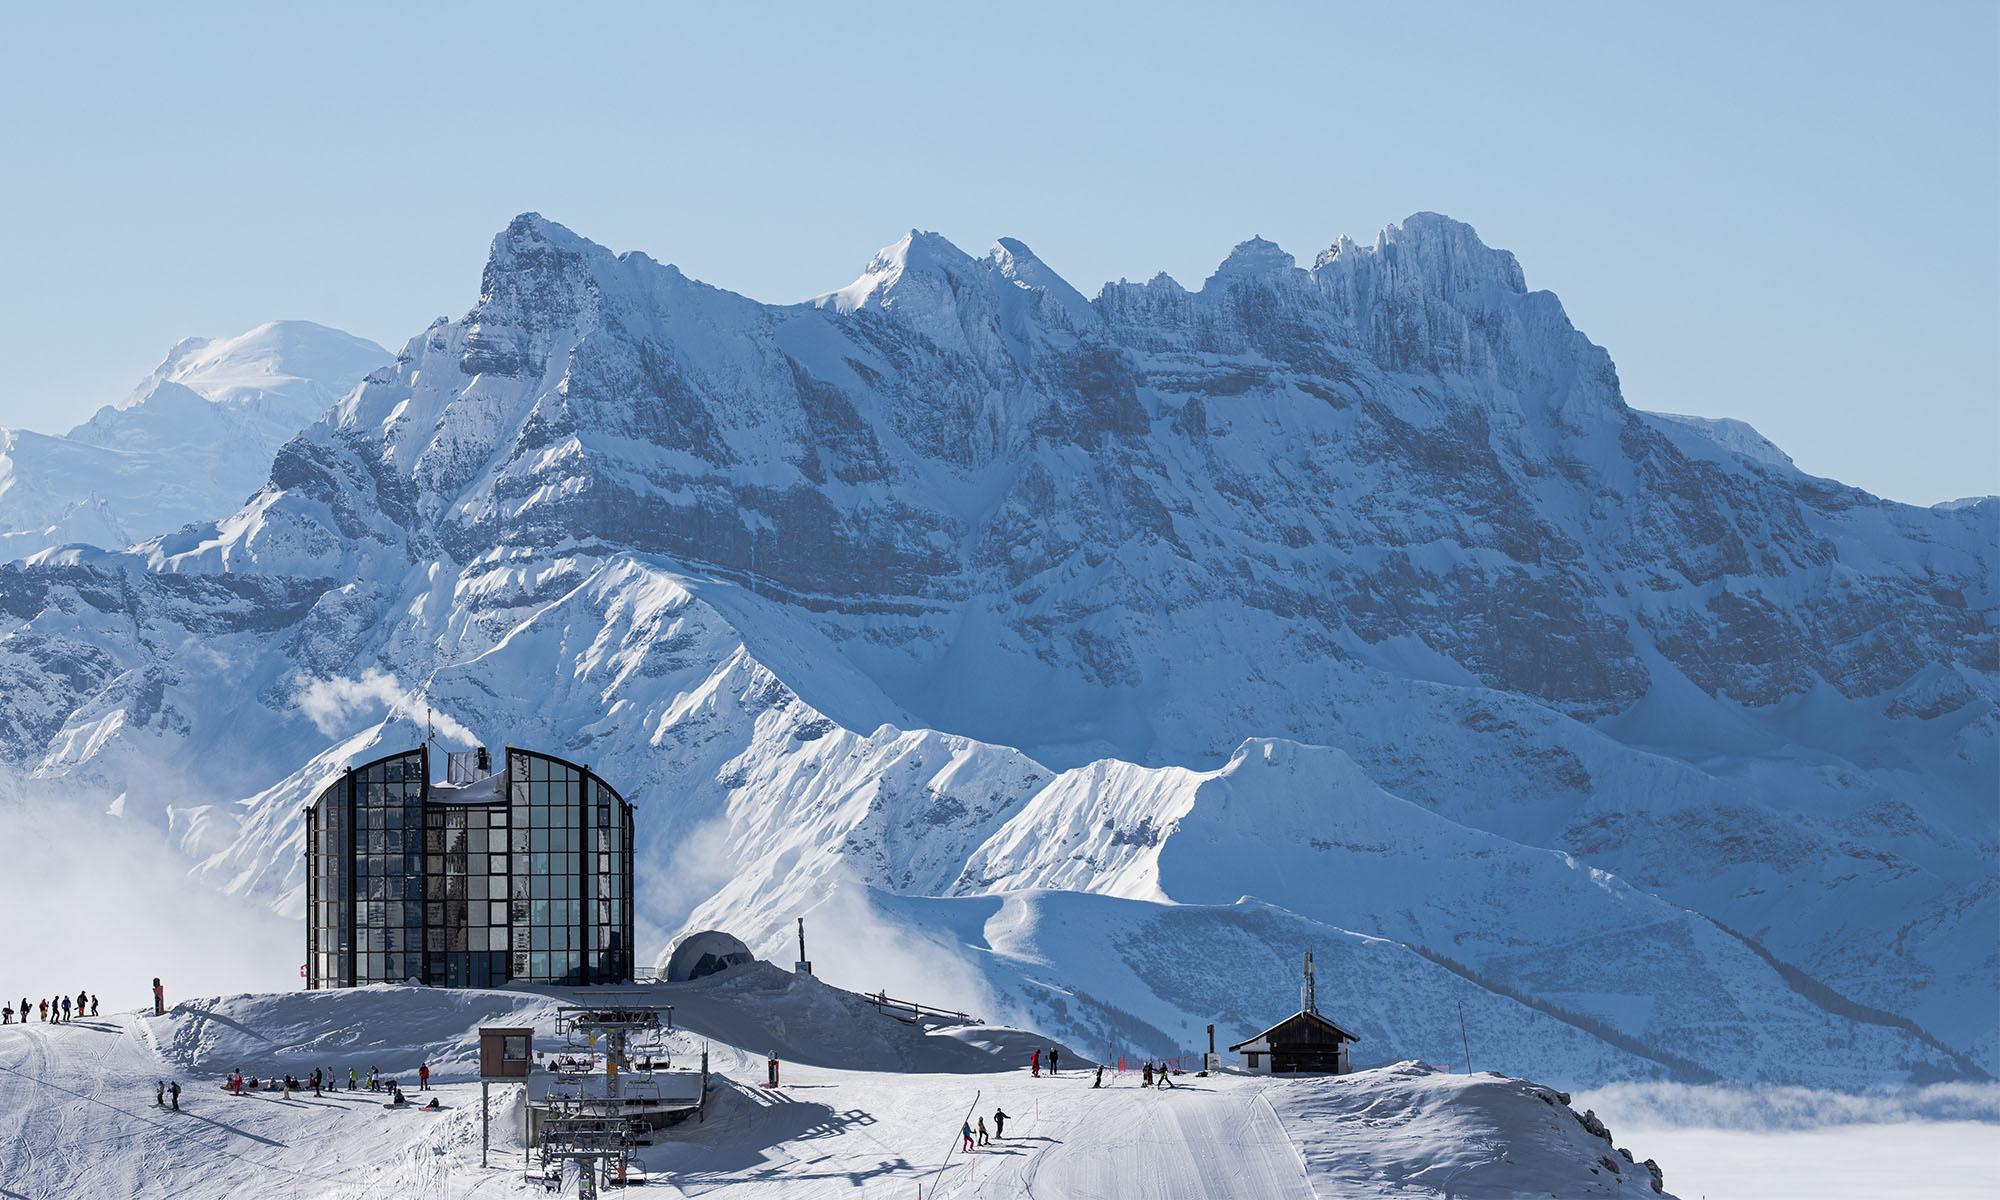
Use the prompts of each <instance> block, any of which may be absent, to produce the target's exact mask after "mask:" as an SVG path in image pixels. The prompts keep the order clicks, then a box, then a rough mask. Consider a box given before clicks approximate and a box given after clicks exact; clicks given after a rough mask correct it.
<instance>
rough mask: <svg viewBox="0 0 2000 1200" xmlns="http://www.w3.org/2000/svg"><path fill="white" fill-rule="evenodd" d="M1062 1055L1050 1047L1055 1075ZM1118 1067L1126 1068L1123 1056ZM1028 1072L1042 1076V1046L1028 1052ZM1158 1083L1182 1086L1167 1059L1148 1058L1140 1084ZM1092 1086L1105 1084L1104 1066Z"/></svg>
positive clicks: (1140, 1076) (1120, 1068)
mask: <svg viewBox="0 0 2000 1200" xmlns="http://www.w3.org/2000/svg"><path fill="white" fill-rule="evenodd" d="M1061 1057H1062V1051H1061V1050H1060V1049H1058V1048H1057V1047H1055V1046H1050V1047H1049V1058H1048V1062H1049V1074H1051V1075H1054V1074H1056V1073H1057V1066H1058V1064H1059V1063H1060V1062H1061ZM1118 1069H1119V1070H1121V1071H1123V1070H1124V1069H1125V1060H1124V1059H1122V1058H1121V1059H1119V1060H1118ZM1028 1074H1030V1075H1033V1076H1034V1077H1035V1078H1037V1079H1040V1078H1041V1076H1042V1052H1041V1050H1040V1048H1036V1049H1034V1050H1031V1051H1029V1052H1028ZM1156 1084H1157V1085H1158V1086H1160V1087H1178V1086H1180V1085H1179V1084H1176V1083H1175V1082H1174V1075H1173V1071H1172V1069H1171V1068H1169V1067H1168V1066H1167V1063H1166V1060H1165V1059H1161V1060H1160V1063H1159V1065H1158V1066H1155V1065H1153V1061H1152V1060H1151V1059H1147V1060H1146V1061H1145V1062H1144V1063H1142V1064H1141V1065H1140V1067H1139V1086H1140V1087H1153V1086H1155V1085H1156ZM1090 1086H1091V1087H1093V1088H1101V1087H1103V1086H1104V1068H1103V1067H1101V1066H1100V1067H1098V1068H1097V1076H1096V1078H1094V1079H1092V1080H1091V1083H1090Z"/></svg>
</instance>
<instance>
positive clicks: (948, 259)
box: [813, 229, 973, 312]
mask: <svg viewBox="0 0 2000 1200" xmlns="http://www.w3.org/2000/svg"><path fill="white" fill-rule="evenodd" d="M972 265H973V260H972V256H971V255H969V254H967V253H966V252H965V251H963V250H960V249H959V248H958V247H957V246H954V245H952V244H951V242H950V241H949V240H948V239H947V238H945V237H944V236H943V235H942V234H938V233H930V232H927V231H925V230H921V229H912V230H910V231H909V232H908V233H906V234H904V235H903V236H902V237H900V238H897V239H896V240H895V241H894V242H891V243H890V244H889V245H887V246H884V247H882V248H881V249H880V250H877V251H876V252H875V257H873V258H871V259H869V260H868V265H867V266H865V267H863V268H862V269H861V274H860V275H859V276H858V277H857V278H856V279H855V280H854V282H853V283H850V284H848V285H847V286H846V287H844V288H841V289H839V290H838V291H832V292H828V293H826V294H825V295H822V296H816V297H814V298H813V303H814V304H816V305H818V306H819V307H821V308H831V309H834V310H835V311H838V312H853V311H855V310H856V309H860V308H887V307H889V305H890V303H891V301H892V297H893V298H900V294H902V293H906V292H907V291H908V290H909V289H898V287H897V285H898V284H900V283H902V282H903V280H904V279H906V278H908V279H912V280H914V279H918V278H923V277H926V276H936V275H955V274H961V273H963V272H964V271H965V270H967V269H968V268H970V267H971V266H972Z"/></svg>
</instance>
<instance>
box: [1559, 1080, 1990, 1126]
mask: <svg viewBox="0 0 2000 1200" xmlns="http://www.w3.org/2000/svg"><path fill="white" fill-rule="evenodd" d="M1574 1106H1575V1107H1576V1108H1579V1109H1582V1108H1593V1109H1595V1110H1597V1112H1598V1114H1599V1115H1600V1116H1602V1117H1604V1119H1605V1121H1606V1122H1608V1123H1609V1124H1610V1125H1611V1128H1612V1130H1613V1132H1616V1131H1617V1129H1618V1127H1619V1124H1620V1122H1623V1123H1625V1124H1628V1125H1629V1124H1638V1125H1652V1126H1673V1127H1679V1128H1694V1129H1742V1130H1757V1131H1769V1132H1787V1131H1797V1130H1807V1129H1825V1128H1829V1127H1837V1126H1843V1125H1899V1124H1905V1123H1909V1122H1918V1121H1977V1122H1983V1123H2000V1083H1937V1084H1929V1085H1926V1086H1923V1087H1902V1088H1874V1089H1870V1090H1868V1091H1865V1092H1831V1091H1821V1090H1819V1089H1816V1088H1802V1087H1768V1086H1757V1085H1749V1086H1729V1085H1723V1084H1686V1083H1621V1084H1613V1085H1611V1086H1610V1087H1605V1088H1599V1089H1597V1090H1595V1091H1591V1092H1585V1093H1583V1094H1581V1095H1578V1096H1577V1097H1576V1098H1575V1101H1574Z"/></svg>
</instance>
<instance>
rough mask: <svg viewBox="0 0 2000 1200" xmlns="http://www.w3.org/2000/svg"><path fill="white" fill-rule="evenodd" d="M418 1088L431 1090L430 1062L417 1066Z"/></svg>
mask: <svg viewBox="0 0 2000 1200" xmlns="http://www.w3.org/2000/svg"><path fill="white" fill-rule="evenodd" d="M417 1090H418V1091H420V1092H428V1091H430V1090H431V1065H430V1064H429V1063H420V1064H419V1065H418V1066H417Z"/></svg>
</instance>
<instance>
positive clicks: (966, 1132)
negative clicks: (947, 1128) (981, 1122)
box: [958, 1121, 973, 1154]
mask: <svg viewBox="0 0 2000 1200" xmlns="http://www.w3.org/2000/svg"><path fill="white" fill-rule="evenodd" d="M958 1132H959V1135H960V1136H962V1137H963V1138H965V1152H966V1153H967V1154H970V1153H972V1148H973V1147H972V1123H971V1122H969V1121H968V1122H966V1123H965V1124H964V1125H962V1126H960V1127H959V1130H958Z"/></svg>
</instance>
